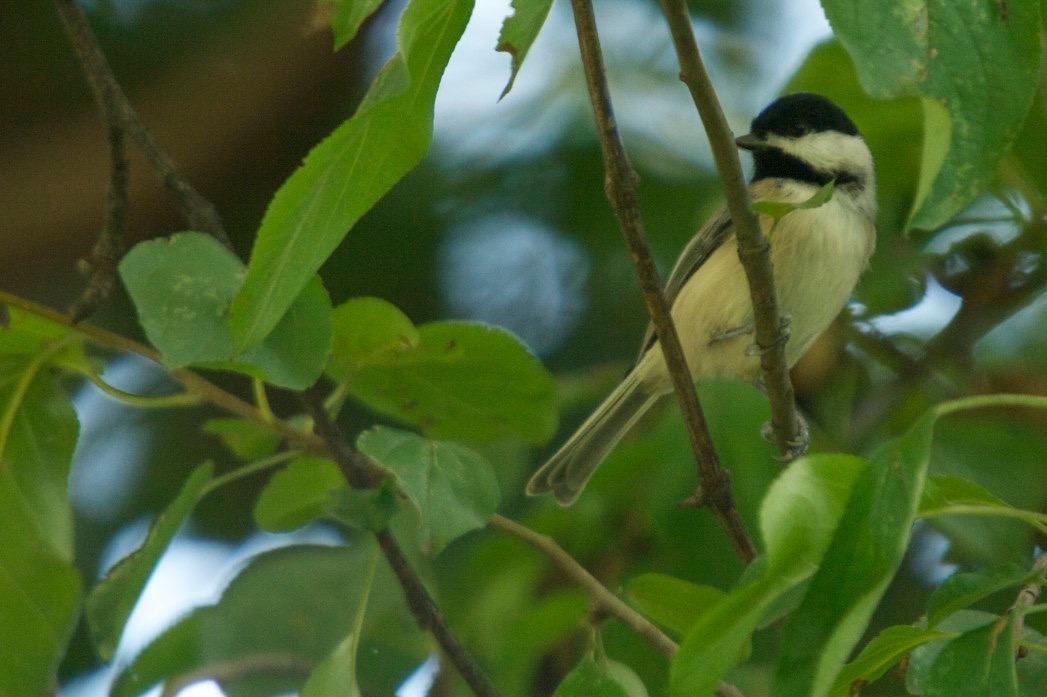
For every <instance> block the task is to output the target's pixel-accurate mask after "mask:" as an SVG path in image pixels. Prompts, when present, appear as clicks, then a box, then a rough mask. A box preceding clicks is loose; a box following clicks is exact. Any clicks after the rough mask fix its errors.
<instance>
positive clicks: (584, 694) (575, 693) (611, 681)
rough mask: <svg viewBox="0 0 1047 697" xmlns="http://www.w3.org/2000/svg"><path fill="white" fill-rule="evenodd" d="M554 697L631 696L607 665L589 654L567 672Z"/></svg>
mask: <svg viewBox="0 0 1047 697" xmlns="http://www.w3.org/2000/svg"><path fill="white" fill-rule="evenodd" d="M553 697H631V696H630V694H629V693H628V692H627V691H626V688H625V686H623V685H622V683H621V682H619V681H618V680H617V679H615V678H614V676H612V675H611V674H610V671H608V669H607V666H606V665H604V666H601V665H599V664H598V663H597V662H596V661H594V660H593V658H592V656H588V657H586V658H585V659H583V660H582V662H581V663H579V664H578V665H577V666H575V668H574V670H572V671H571V672H570V673H568V674H567V677H566V678H564V680H563V682H562V683H560V686H559V687H557V688H556V692H554V693H553Z"/></svg>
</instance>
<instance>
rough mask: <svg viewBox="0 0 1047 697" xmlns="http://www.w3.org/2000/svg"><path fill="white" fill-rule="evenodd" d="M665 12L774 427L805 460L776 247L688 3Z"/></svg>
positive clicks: (784, 445) (671, 2) (666, 4)
mask: <svg viewBox="0 0 1047 697" xmlns="http://www.w3.org/2000/svg"><path fill="white" fill-rule="evenodd" d="M661 5H662V11H663V12H664V14H665V19H666V21H667V22H668V24H669V30H670V32H671V33H672V37H673V45H674V46H675V47H676V56H677V59H678V60H679V62H680V80H681V81H682V82H683V83H684V84H685V85H686V86H687V89H688V90H689V91H690V93H691V99H692V100H693V101H694V105H695V106H696V107H697V108H698V114H699V116H700V117H701V119H702V125H703V126H704V127H705V132H706V134H707V135H708V137H709V146H710V147H711V148H712V153H713V158H714V159H715V161H716V171H717V172H718V173H719V175H720V179H721V180H722V181H723V188H724V195H725V196H726V197H727V209H728V210H729V211H730V213H731V220H732V221H733V223H734V230H735V236H736V237H737V239H738V257H739V258H740V259H741V262H742V266H743V267H744V268H745V275H746V278H747V279H748V281H749V293H750V295H751V297H752V303H753V320H754V324H755V328H756V343H757V345H758V346H759V347H760V349H761V352H760V368H761V369H762V371H763V379H764V383H765V385H766V386H767V396H768V399H769V400H770V403H771V426H772V427H773V429H774V438H775V441H776V442H777V443H778V449H779V451H780V452H781V454H782V456H783V457H787V458H792V457H795V456H797V455H799V454H802V450H801V451H799V452H798V451H797V448H796V447H795V444H796V443H798V442H802V440H803V434H802V427H801V425H800V420H799V419H798V418H797V413H796V402H795V399H794V395H793V386H792V381H791V380H790V379H789V366H788V364H787V363H786V362H785V343H786V341H788V338H789V335H788V331H787V328H786V325H785V324H783V318H782V316H781V314H780V312H779V309H778V299H777V296H776V294H775V290H774V275H773V273H772V268H771V256H770V253H769V252H770V246H769V244H768V242H767V238H766V236H764V234H763V232H762V231H761V229H760V224H759V221H758V220H757V218H756V214H755V213H754V212H753V210H752V208H751V207H750V201H749V188H748V186H747V185H746V183H745V177H744V175H743V174H742V166H741V162H739V160H738V149H737V147H736V146H735V144H734V134H733V133H732V132H731V129H730V126H728V125H727V119H726V118H724V115H723V110H722V109H721V108H720V101H719V99H717V97H716V91H715V90H714V89H713V85H712V81H711V80H710V79H709V74H708V73H707V72H706V70H705V64H704V63H703V62H702V56H701V53H700V52H699V51H698V43H697V41H696V40H695V38H694V29H693V28H692V26H691V16H690V13H689V12H688V10H687V3H686V2H685V1H684V0H661Z"/></svg>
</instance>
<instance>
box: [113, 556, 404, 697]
mask: <svg viewBox="0 0 1047 697" xmlns="http://www.w3.org/2000/svg"><path fill="white" fill-rule="evenodd" d="M373 550H374V542H373V540H370V539H368V538H361V539H359V540H357V541H355V542H354V544H353V546H352V547H351V548H346V547H319V546H313V545H299V546H294V547H284V548H282V549H277V550H273V551H270V552H265V553H263V554H260V555H258V556H256V557H255V558H254V559H253V560H252V561H251V563H250V565H249V566H248V567H247V568H246V569H244V570H243V571H242V572H241V573H240V575H239V576H237V577H236V579H234V580H233V582H232V583H230V584H229V586H228V587H227V588H226V589H225V591H224V592H223V593H222V598H221V600H219V601H218V603H217V604H216V605H211V606H207V607H202V608H198V609H196V610H194V611H193V612H192V613H191V614H190V615H188V616H187V617H186V618H185V619H183V620H182V621H180V622H179V623H177V624H176V625H174V626H173V627H171V628H170V629H168V630H167V631H166V632H164V633H163V634H162V635H160V636H159V637H158V638H157V639H156V640H155V641H153V643H151V644H150V645H149V646H148V647H146V648H145V649H144V650H143V651H142V652H141V653H140V654H139V655H138V656H137V657H135V659H134V661H132V663H131V664H130V665H129V666H127V668H126V669H125V670H124V671H123V672H122V673H121V674H120V676H119V677H118V678H117V680H116V682H115V683H114V686H113V689H112V695H113V697H135V696H137V695H140V694H143V693H144V692H146V691H148V690H149V689H150V688H151V687H152V686H154V685H156V684H158V683H160V682H163V681H164V680H167V679H169V678H172V677H174V676H177V675H182V674H185V673H187V672H190V671H193V670H199V669H202V668H205V667H207V666H212V665H214V664H216V663H224V662H228V661H243V660H250V658H251V657H259V656H263V657H267V658H271V659H273V660H277V659H282V660H283V661H284V662H285V664H291V665H295V664H299V665H302V668H299V669H297V671H287V670H284V671H277V672H271V671H270V672H264V673H262V674H261V675H254V674H250V675H243V676H238V677H236V678H230V679H228V680H225V681H223V682H222V688H223V691H225V692H226V693H227V694H230V695H236V696H237V697H261V696H262V695H273V694H286V693H291V692H296V691H298V690H300V689H301V688H302V685H303V683H304V682H305V680H306V677H307V675H308V673H309V669H308V666H309V665H310V664H315V663H319V662H320V661H322V660H324V659H325V658H326V657H327V656H328V655H330V654H331V652H332V651H334V649H335V648H336V647H337V645H338V644H339V643H340V642H341V641H342V640H343V639H344V638H345V637H346V635H348V634H349V632H350V630H351V629H352V626H353V622H354V618H355V616H356V613H357V610H358V608H359V606H360V603H361V601H362V599H363V598H364V596H365V594H366V591H367V588H368V587H369V582H368V572H369V569H368V559H369V558H370V557H371V555H372V553H373ZM382 582H389V583H394V582H392V581H387V580H383V581H382ZM276 588H278V589H279V592H274V589H276ZM397 590H398V589H397ZM403 611H404V612H406V609H404V610H403ZM263 677H264V678H265V680H264V681H263V680H262V678H263Z"/></svg>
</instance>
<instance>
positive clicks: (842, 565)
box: [773, 411, 937, 697]
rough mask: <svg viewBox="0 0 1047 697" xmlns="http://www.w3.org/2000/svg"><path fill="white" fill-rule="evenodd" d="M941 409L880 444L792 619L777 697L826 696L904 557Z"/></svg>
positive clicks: (784, 637) (784, 641)
mask: <svg viewBox="0 0 1047 697" xmlns="http://www.w3.org/2000/svg"><path fill="white" fill-rule="evenodd" d="M936 418H937V413H936V412H934V411H931V412H928V413H927V414H925V415H924V416H923V417H921V418H920V419H918V420H917V421H916V423H914V424H913V425H912V427H910V429H909V431H907V432H906V433H905V434H903V435H902V436H900V437H898V438H895V439H893V440H891V441H889V442H887V443H885V444H884V445H883V446H881V447H880V448H878V449H877V450H876V452H875V453H874V454H873V456H872V458H871V461H870V463H869V466H868V467H866V468H865V470H864V471H863V472H862V473H861V475H860V477H859V478H858V480H857V482H856V483H855V485H854V494H853V496H851V498H850V500H849V501H848V503H847V509H846V511H845V512H844V514H843V517H842V518H841V520H840V523H839V525H838V527H837V528H836V531H835V534H834V535H833V538H832V543H831V544H830V545H829V548H828V551H827V552H826V553H825V556H824V558H823V559H822V560H821V565H820V566H819V568H818V570H817V572H816V573H815V574H814V577H813V578H812V579H811V585H810V587H809V588H808V591H807V595H806V596H805V598H804V601H803V603H802V604H801V605H800V607H799V609H798V610H797V611H796V613H795V614H794V615H793V616H792V617H791V618H790V620H789V621H788V623H787V624H786V625H785V629H784V631H783V634H782V650H781V656H780V659H779V663H778V672H777V677H776V681H775V689H774V690H773V692H774V694H775V696H776V697H794V696H795V697H800V696H802V697H823V696H824V695H826V694H828V693H829V689H830V687H831V686H832V684H833V682H834V680H835V679H836V675H837V673H838V672H839V671H840V668H841V667H842V666H843V664H844V662H845V661H846V660H847V657H848V655H849V654H850V652H851V650H852V649H853V648H854V646H855V644H857V642H858V640H859V639H860V638H861V636H862V634H863V633H864V632H865V629H866V627H867V626H868V622H869V618H870V617H871V616H872V612H873V610H874V609H875V608H876V605H877V603H878V602H879V600H880V597H881V596H882V595H883V593H884V591H885V590H886V589H887V585H888V584H889V583H890V581H891V579H892V578H893V577H894V574H895V571H896V570H897V569H898V566H899V565H900V564H901V562H902V558H903V557H904V554H905V548H906V546H907V544H908V541H909V534H910V531H911V528H912V524H913V521H914V520H915V518H916V512H917V504H918V503H919V501H920V495H921V493H922V490H923V482H924V478H925V477H926V472H927V464H928V459H929V456H930V445H931V435H932V430H933V427H934V422H935V419H936Z"/></svg>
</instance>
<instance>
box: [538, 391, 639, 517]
mask: <svg viewBox="0 0 1047 697" xmlns="http://www.w3.org/2000/svg"><path fill="white" fill-rule="evenodd" d="M637 372H638V371H636V370H633V371H632V372H630V373H629V375H627V376H626V378H625V379H624V380H623V381H622V383H621V384H620V385H618V387H617V388H616V389H615V390H614V392H612V393H611V395H610V396H609V397H608V398H607V399H605V400H604V402H603V404H601V405H600V406H599V408H597V410H596V411H595V412H593V414H592V415H591V416H590V417H589V418H588V419H586V420H585V423H583V424H582V425H581V426H580V427H579V428H578V430H577V431H575V433H574V435H573V436H571V437H570V438H569V439H568V440H567V442H566V443H564V444H563V446H562V447H561V448H560V449H559V450H557V451H556V454H555V455H553V456H552V457H551V458H549V461H548V462H546V463H545V464H544V465H542V466H541V468H540V469H539V470H538V471H537V472H535V473H534V476H533V477H531V480H530V481H529V482H528V483H527V493H528V494H530V495H532V496H534V495H536V494H543V493H545V492H547V491H551V492H553V495H554V496H555V497H556V500H557V501H559V502H560V504H562V505H564V506H570V505H571V504H572V503H574V501H575V499H577V498H578V495H579V494H581V493H582V489H584V488H585V485H586V483H587V482H588V481H589V478H590V477H592V476H593V472H595V471H596V468H597V467H599V466H600V463H601V462H603V460H604V458H605V457H607V455H608V453H610V452H611V449H612V448H614V446H615V445H617V443H618V441H620V440H621V439H622V436H624V435H625V433H626V432H627V431H628V430H629V429H630V428H632V426H633V424H635V423H636V422H637V420H639V418H640V417H641V416H643V415H644V413H645V412H646V411H647V410H648V409H650V408H651V405H652V404H654V403H655V402H656V401H657V400H658V393H657V392H654V393H652V392H651V391H649V390H647V389H645V387H644V385H643V383H642V382H641V380H640V378H639V376H638V375H637Z"/></svg>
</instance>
